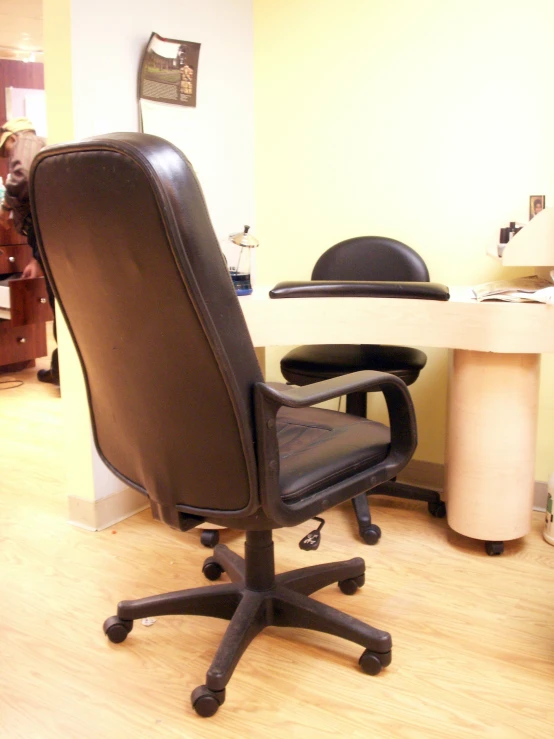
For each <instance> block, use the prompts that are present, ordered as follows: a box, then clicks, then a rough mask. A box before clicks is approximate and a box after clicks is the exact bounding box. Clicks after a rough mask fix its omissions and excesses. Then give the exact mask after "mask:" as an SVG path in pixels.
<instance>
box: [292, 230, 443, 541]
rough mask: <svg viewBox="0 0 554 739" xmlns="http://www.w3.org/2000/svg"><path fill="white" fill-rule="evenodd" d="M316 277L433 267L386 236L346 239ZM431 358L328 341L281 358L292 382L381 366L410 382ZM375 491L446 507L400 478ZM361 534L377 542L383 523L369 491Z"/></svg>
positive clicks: (417, 275)
mask: <svg viewBox="0 0 554 739" xmlns="http://www.w3.org/2000/svg"><path fill="white" fill-rule="evenodd" d="M312 280H376V281H398V282H428V281H429V271H428V269H427V266H426V264H425V262H424V261H423V259H422V258H421V257H420V256H419V254H418V253H417V252H415V251H414V250H413V249H412V248H411V247H409V246H407V245H406V244H403V243H402V242H400V241H396V240H395V239H389V238H386V237H383V236H359V237H357V238H353V239H347V240H346V241H341V242H340V243H338V244H335V246H332V247H331V248H330V249H328V250H327V251H326V252H325V253H324V254H322V256H321V257H320V258H319V259H318V261H317V262H316V265H315V267H314V269H313V272H312ZM426 362H427V356H426V355H425V354H424V353H423V352H422V351H421V350H419V349H415V348H411V347H406V346H381V345H378V344H364V345H354V344H325V345H320V344H318V345H310V346H300V347H297V348H296V349H293V350H292V351H290V352H288V354H286V355H285V356H284V357H283V359H282V360H281V372H282V374H283V377H284V378H285V379H286V380H287V382H289V383H292V384H293V385H301V386H303V385H310V384H311V383H313V382H318V381H320V380H324V379H328V378H331V377H340V376H341V375H345V374H348V373H349V372H356V371H358V370H368V369H369V370H379V371H380V372H389V373H391V374H393V375H396V376H397V377H400V378H402V380H404V382H405V383H406V385H411V384H412V383H413V382H415V381H416V380H417V378H418V377H419V373H420V372H421V370H422V369H423V368H424V367H425V364H426ZM346 412H347V413H351V414H353V415H356V416H362V417H363V418H365V417H366V416H367V395H366V393H365V392H362V393H351V394H349V395H347V396H346ZM371 493H376V494H380V495H392V496H394V497H398V498H408V499H412V500H423V501H426V502H427V504H428V507H429V512H430V513H431V514H432V515H434V516H437V517H439V518H442V517H443V516H444V515H445V514H446V507H445V505H444V503H443V502H442V501H441V499H440V495H439V493H437V492H435V491H433V490H427V489H424V488H419V487H415V486H413V485H407V484H405V483H399V482H396V481H393V482H387V483H385V484H383V485H379V486H378V487H377V488H374V489H373V490H372V491H371ZM352 504H353V506H354V510H355V512H356V517H357V520H358V527H359V531H360V536H361V537H362V539H363V540H364V541H365V542H366V544H376V543H377V542H378V541H379V539H380V537H381V529H380V528H379V526H377V525H376V524H374V523H372V522H371V513H370V510H369V502H368V499H367V495H366V494H365V493H364V494H362V495H358V496H357V497H355V498H353V499H352Z"/></svg>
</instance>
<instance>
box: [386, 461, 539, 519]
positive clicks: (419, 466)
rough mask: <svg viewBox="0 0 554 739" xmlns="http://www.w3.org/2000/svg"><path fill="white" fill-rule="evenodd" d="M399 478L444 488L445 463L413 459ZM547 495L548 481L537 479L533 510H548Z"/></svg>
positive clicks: (428, 486) (439, 488) (407, 481)
mask: <svg viewBox="0 0 554 739" xmlns="http://www.w3.org/2000/svg"><path fill="white" fill-rule="evenodd" d="M398 479H399V480H401V481H402V482H406V483H409V484H410V485H419V486H420V487H425V488H431V490H442V489H443V488H444V465H442V464H437V463H435V462H424V461H422V460H419V459H412V461H411V462H410V463H409V464H408V465H407V466H406V467H405V468H404V470H403V471H402V473H401V474H400V475H399V476H398ZM546 497H547V484H546V482H539V481H538V480H535V498H534V501H533V510H535V511H544V510H546Z"/></svg>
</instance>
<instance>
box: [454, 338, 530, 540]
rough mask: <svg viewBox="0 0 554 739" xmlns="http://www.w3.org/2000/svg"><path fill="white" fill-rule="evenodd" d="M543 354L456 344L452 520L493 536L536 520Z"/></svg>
mask: <svg viewBox="0 0 554 739" xmlns="http://www.w3.org/2000/svg"><path fill="white" fill-rule="evenodd" d="M539 369H540V355H538V354H496V353H492V352H475V351H464V350H460V349H456V350H453V351H452V353H451V359H450V378H449V397H448V420H447V426H448V428H447V435H446V438H447V448H446V481H445V483H446V484H445V487H446V497H447V511H448V523H449V525H450V526H451V527H452V528H453V529H454V530H455V531H458V532H459V533H460V534H464V535H465V536H469V537H471V538H473V539H483V540H485V541H506V540H510V539H517V538H519V537H520V536H524V535H525V534H526V533H527V532H528V531H529V529H530V526H531V511H532V509H533V495H534V477H535V440H536V433H537V410H538V394H539Z"/></svg>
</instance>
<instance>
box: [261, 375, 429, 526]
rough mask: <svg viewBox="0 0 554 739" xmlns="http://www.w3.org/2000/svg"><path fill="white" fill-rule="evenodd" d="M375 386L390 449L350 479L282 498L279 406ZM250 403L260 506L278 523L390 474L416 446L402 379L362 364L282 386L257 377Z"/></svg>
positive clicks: (316, 509) (311, 402)
mask: <svg viewBox="0 0 554 739" xmlns="http://www.w3.org/2000/svg"><path fill="white" fill-rule="evenodd" d="M377 387H378V388H380V390H381V391H382V393H383V395H384V396H385V401H386V404H387V410H388V414H389V424H390V436H391V441H390V449H389V454H388V455H387V457H386V458H385V459H384V460H383V461H382V462H380V463H379V464H377V465H376V466H375V467H373V468H371V469H370V470H367V471H365V472H363V473H360V474H359V475H358V476H357V479H356V480H353V481H346V482H343V483H339V484H337V485H332V486H331V487H330V488H326V489H325V490H323V491H320V492H318V493H316V494H315V495H314V496H312V497H311V498H307V499H305V500H302V501H300V502H296V503H291V504H288V503H284V502H283V500H282V498H281V491H280V488H279V444H278V441H277V429H276V418H277V412H278V411H279V408H281V407H282V406H286V407H288V408H304V407H307V406H311V405H315V404H316V403H321V402H323V401H324V400H329V399H331V398H336V397H339V396H340V395H344V394H348V393H352V392H364V391H365V390H368V389H370V388H371V389H373V390H375V388H377ZM254 397H255V406H256V429H257V434H256V435H257V454H258V468H259V477H260V493H261V500H262V506H263V508H264V510H265V512H266V515H267V516H269V517H270V518H271V519H273V520H274V521H276V522H277V523H278V524H280V525H282V526H292V525H295V524H297V523H300V522H302V521H305V520H306V519H308V518H311V517H313V516H317V515H318V513H320V512H321V510H322V502H321V499H322V498H324V501H325V502H324V505H323V508H330V507H332V506H335V505H338V504H339V503H342V502H344V501H345V500H348V499H350V498H352V497H354V496H355V495H358V494H359V493H362V492H367V491H369V490H371V489H372V488H374V487H376V486H377V485H380V484H381V483H382V482H386V481H388V480H391V479H392V478H393V477H395V476H396V475H397V474H398V473H399V472H400V471H401V470H402V469H403V468H404V467H405V466H406V464H407V463H408V462H409V460H410V459H411V457H412V455H413V453H414V451H415V448H416V446H417V429H416V420H415V413H414V407H413V403H412V399H411V396H410V393H409V391H408V388H407V386H406V383H405V382H404V381H403V380H401V379H400V378H399V377H396V376H395V375H391V374H389V373H387V372H374V371H372V370H364V371H362V372H353V373H351V374H349V375H342V376H341V377H336V378H333V379H330V380H322V381H321V382H316V383H313V384H312V385H305V386H304V387H296V386H288V385H284V384H280V383H265V382H259V383H257V384H256V385H255V388H254Z"/></svg>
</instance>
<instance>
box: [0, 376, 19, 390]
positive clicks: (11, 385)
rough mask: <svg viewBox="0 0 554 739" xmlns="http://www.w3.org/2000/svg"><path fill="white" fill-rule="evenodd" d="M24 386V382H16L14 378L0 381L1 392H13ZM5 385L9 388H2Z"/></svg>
mask: <svg viewBox="0 0 554 739" xmlns="http://www.w3.org/2000/svg"><path fill="white" fill-rule="evenodd" d="M23 384H24V383H23V380H16V379H15V378H13V377H7V378H3V379H1V380H0V390H13V389H14V388H16V387H21V386H22V385H23ZM3 385H7V386H8V387H2V386H3Z"/></svg>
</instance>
